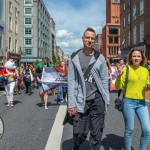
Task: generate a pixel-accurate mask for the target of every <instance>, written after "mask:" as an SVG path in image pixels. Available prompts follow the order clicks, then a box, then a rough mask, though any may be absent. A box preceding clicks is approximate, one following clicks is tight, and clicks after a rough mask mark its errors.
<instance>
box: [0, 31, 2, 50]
mask: <svg viewBox="0 0 150 150" xmlns="http://www.w3.org/2000/svg"><path fill="white" fill-rule="evenodd" d="M1 48H2V33H0V49H1Z"/></svg>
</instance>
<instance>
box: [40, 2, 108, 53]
mask: <svg viewBox="0 0 150 150" xmlns="http://www.w3.org/2000/svg"><path fill="white" fill-rule="evenodd" d="M43 1H44V3H45V6H46V7H47V9H48V11H49V13H50V15H51V17H52V18H53V19H54V21H55V24H56V25H55V29H56V43H57V46H60V47H61V49H62V50H63V51H64V52H65V53H69V54H71V53H72V52H74V51H76V50H78V49H79V48H82V46H83V44H82V35H83V32H84V30H85V29H86V28H87V27H92V28H94V29H95V30H96V33H97V34H98V33H101V32H102V28H103V26H104V25H105V22H106V6H105V5H106V0H43Z"/></svg>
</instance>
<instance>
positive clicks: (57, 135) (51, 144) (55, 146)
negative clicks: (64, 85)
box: [45, 105, 67, 150]
mask: <svg viewBox="0 0 150 150" xmlns="http://www.w3.org/2000/svg"><path fill="white" fill-rule="evenodd" d="M66 109H67V106H66V105H60V106H59V110H58V112H57V115H56V118H55V121H54V124H53V127H52V130H51V132H50V135H49V138H48V141H47V144H46V147H45V150H59V149H60V146H61V138H62V134H63V128H64V126H63V120H64V117H65V115H66Z"/></svg>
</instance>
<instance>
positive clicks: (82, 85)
mask: <svg viewBox="0 0 150 150" xmlns="http://www.w3.org/2000/svg"><path fill="white" fill-rule="evenodd" d="M95 38H96V33H95V30H94V29H92V28H87V29H86V30H85V32H84V34H83V37H82V41H83V45H84V47H83V49H80V50H78V51H77V52H75V53H73V54H72V56H71V60H70V62H69V70H68V112H69V114H70V115H75V117H74V122H73V140H74V145H73V150H78V149H79V146H80V145H81V144H82V142H83V141H85V139H86V137H87V134H88V132H89V130H90V150H99V149H100V146H101V137H102V133H103V128H104V117H105V111H106V109H107V106H108V105H109V101H110V99H109V90H108V73H107V66H106V61H105V58H104V57H103V55H101V54H99V52H98V51H96V50H94V48H93V47H94V42H95Z"/></svg>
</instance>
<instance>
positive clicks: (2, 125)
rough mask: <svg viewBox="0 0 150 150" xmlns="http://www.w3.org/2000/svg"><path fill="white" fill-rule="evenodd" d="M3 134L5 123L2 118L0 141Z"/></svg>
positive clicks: (0, 119)
mask: <svg viewBox="0 0 150 150" xmlns="http://www.w3.org/2000/svg"><path fill="white" fill-rule="evenodd" d="M3 133H4V123H3V120H2V118H1V117H0V139H1V138H2V136H3Z"/></svg>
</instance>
